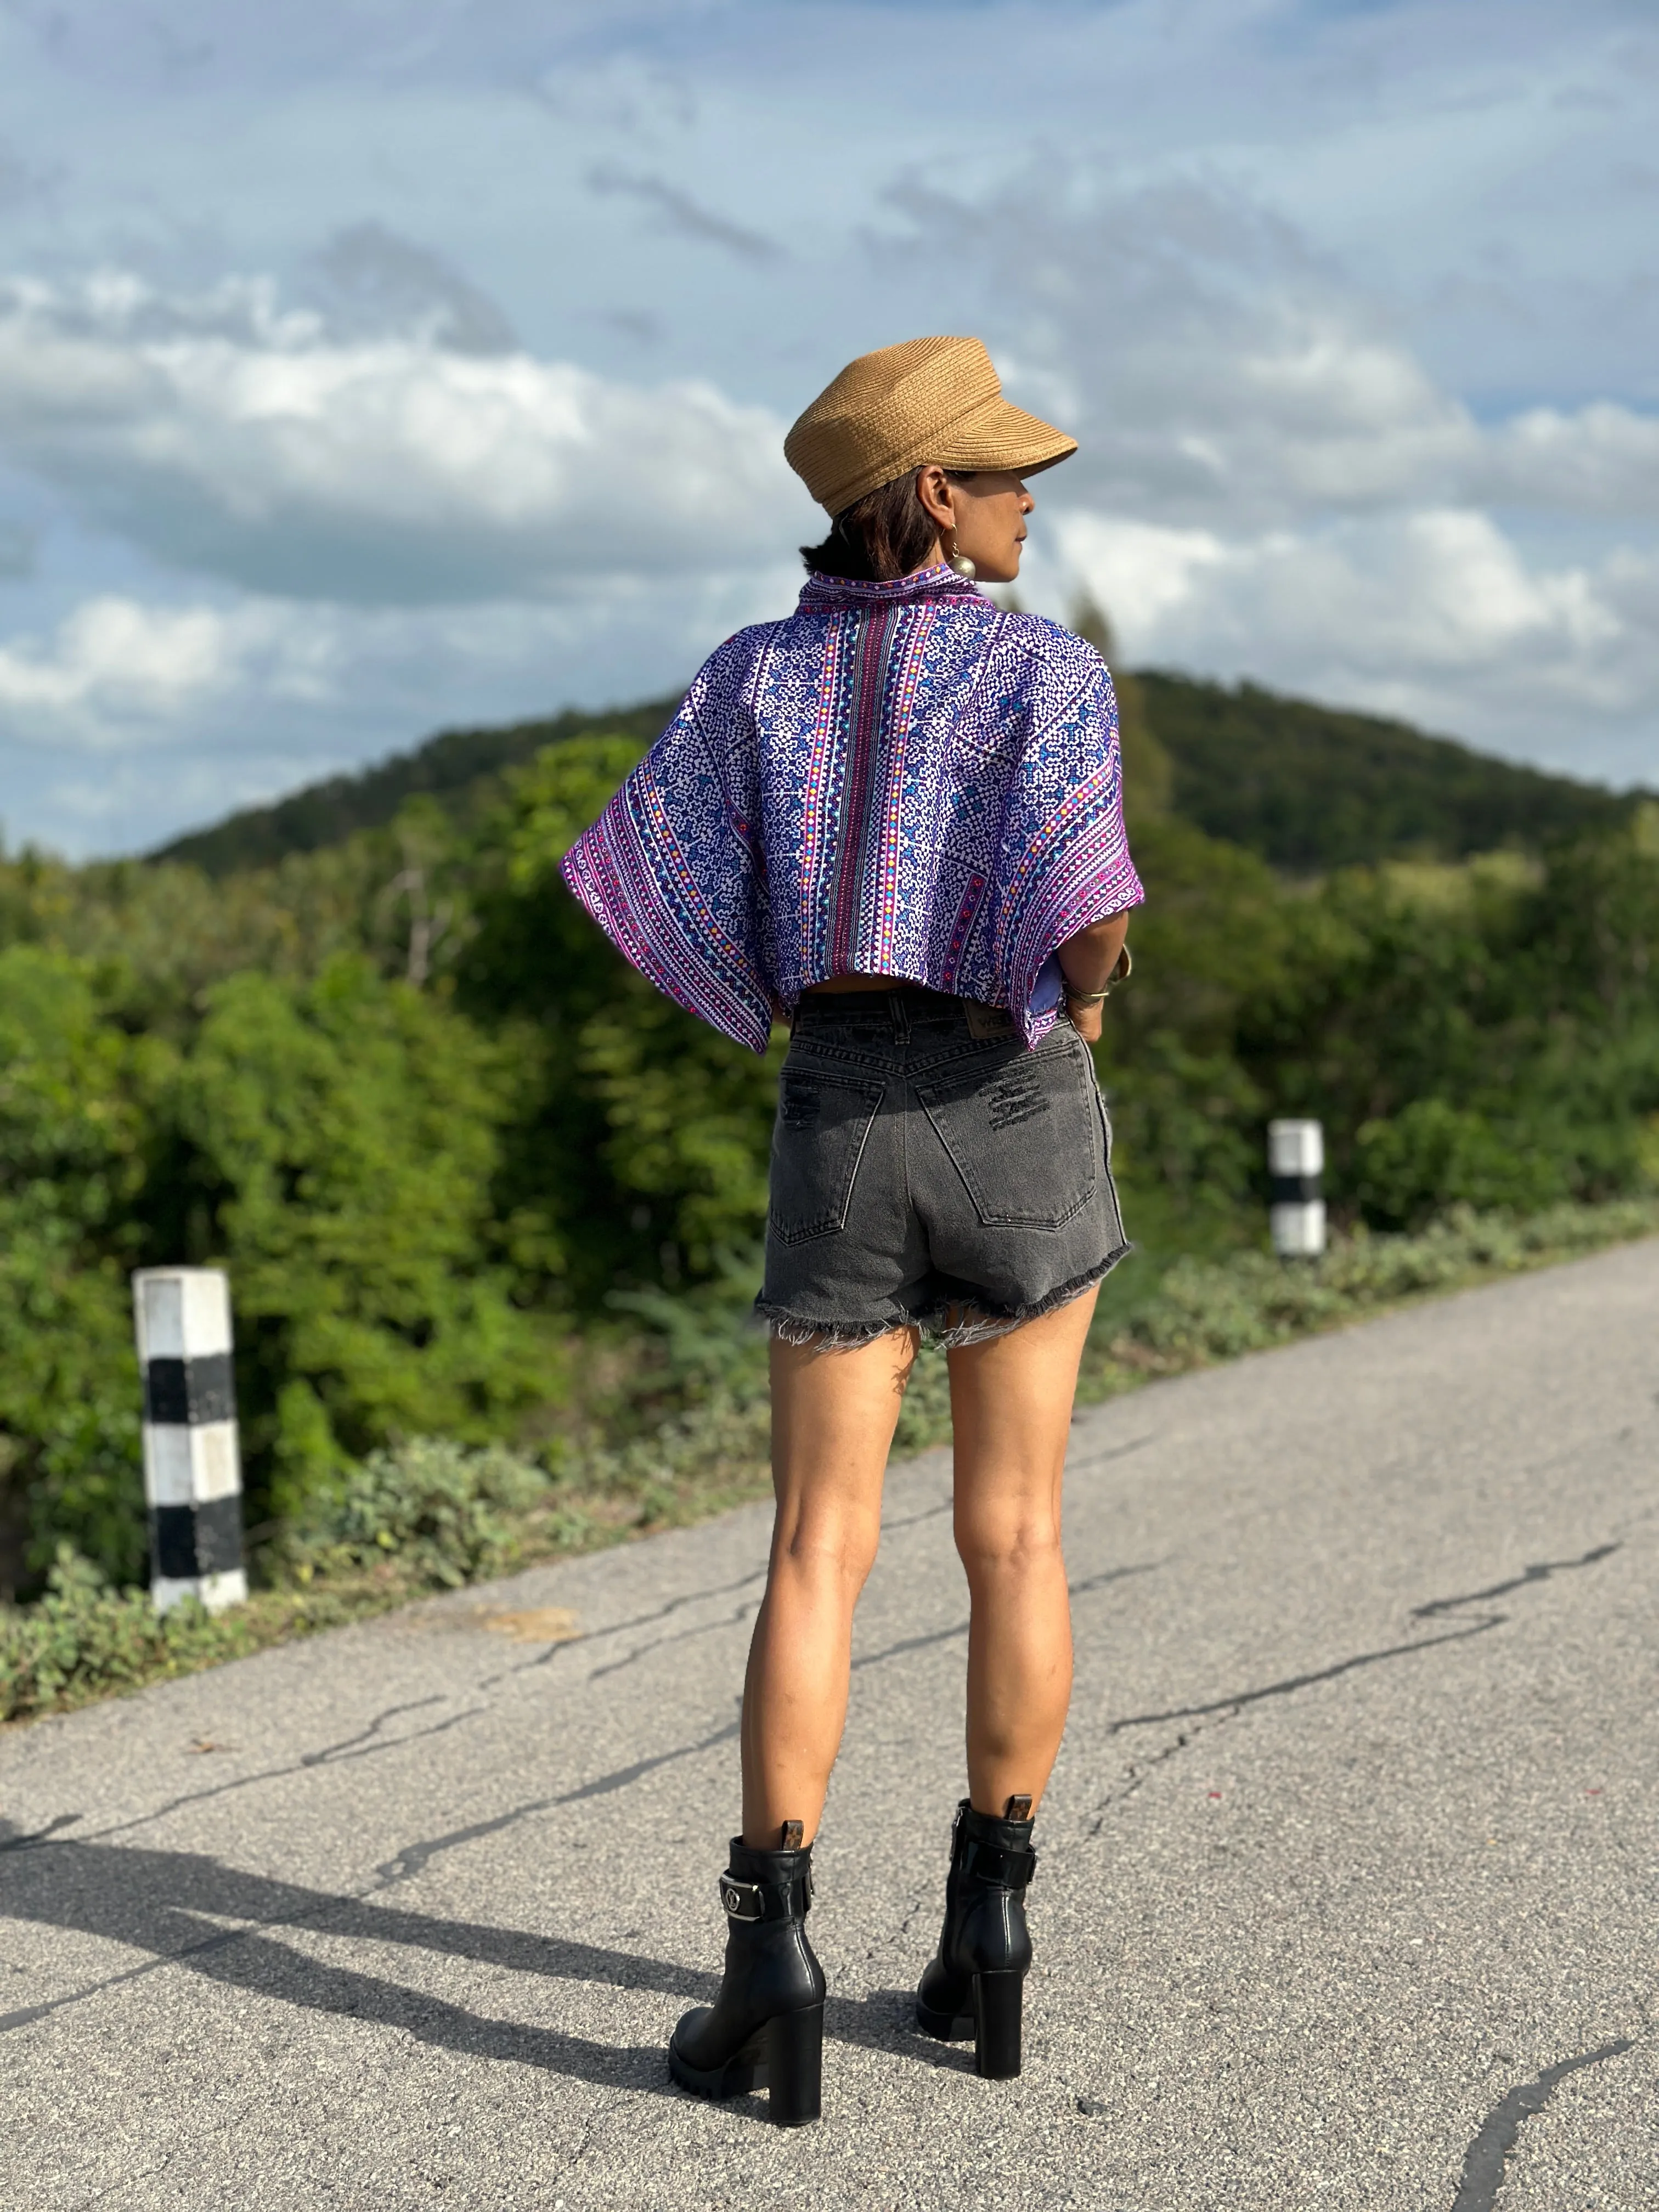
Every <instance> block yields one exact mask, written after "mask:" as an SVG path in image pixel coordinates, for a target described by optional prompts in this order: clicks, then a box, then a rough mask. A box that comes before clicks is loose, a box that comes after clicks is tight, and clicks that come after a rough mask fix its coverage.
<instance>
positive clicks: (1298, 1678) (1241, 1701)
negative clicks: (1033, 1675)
mask: <svg viewBox="0 0 1659 2212" xmlns="http://www.w3.org/2000/svg"><path fill="white" fill-rule="evenodd" d="M1508 1619H1509V1615H1508V1613H1492V1614H1491V1615H1490V1616H1489V1617H1488V1618H1487V1619H1486V1620H1477V1621H1474V1622H1473V1623H1472V1624H1471V1625H1470V1626H1468V1628H1453V1629H1449V1630H1448V1631H1447V1632H1446V1633H1445V1634H1444V1635H1443V1636H1419V1637H1417V1638H1414V1639H1413V1641H1412V1642H1411V1643H1409V1644H1385V1645H1384V1646H1383V1649H1382V1650H1380V1651H1356V1652H1355V1653H1354V1655H1353V1656H1352V1658H1351V1659H1339V1660H1338V1661H1337V1662H1336V1663H1335V1664H1334V1666H1331V1667H1316V1668H1312V1669H1310V1672H1309V1673H1307V1674H1287V1675H1286V1676H1285V1679H1284V1680H1283V1681H1282V1682H1266V1683H1264V1684H1263V1685H1262V1686H1261V1688H1260V1689H1259V1690H1235V1691H1232V1692H1230V1693H1229V1695H1227V1696H1226V1697H1225V1698H1212V1699H1211V1701H1210V1703H1209V1704H1208V1705H1171V1706H1170V1710H1169V1711H1167V1712H1163V1713H1129V1714H1126V1715H1125V1717H1123V1718H1122V1719H1121V1720H1115V1721H1110V1722H1109V1723H1107V1729H1106V1732H1107V1734H1108V1735H1119V1734H1120V1733H1121V1731H1122V1730H1123V1729H1132V1728H1151V1727H1152V1726H1154V1725H1155V1724H1156V1723H1158V1722H1160V1721H1194V1720H1207V1719H1208V1718H1209V1717H1211V1716H1212V1714H1215V1713H1225V1714H1227V1715H1228V1716H1229V1717H1231V1716H1232V1715H1233V1714H1234V1713H1240V1712H1243V1711H1244V1709H1245V1707H1246V1706H1248V1705H1261V1703H1262V1701H1263V1700H1264V1699H1267V1698H1288V1697H1290V1696H1291V1695H1292V1694H1293V1693H1294V1692H1296V1691H1297V1690H1307V1689H1310V1688H1311V1687H1312V1686H1313V1685H1314V1684H1315V1683H1316V1682H1334V1681H1336V1680H1338V1679H1339V1677H1340V1676H1341V1675H1343V1674H1355V1673H1357V1672H1358V1669H1359V1668H1362V1667H1376V1666H1380V1665H1381V1664H1382V1663H1383V1661H1384V1660H1388V1659H1408V1658H1410V1657H1411V1656H1412V1655H1413V1652H1418V1651H1432V1650H1434V1649H1435V1647H1436V1646H1437V1644H1462V1643H1464V1642H1466V1641H1467V1640H1468V1638H1470V1637H1471V1636H1484V1635H1485V1634H1486V1632H1487V1630H1488V1629H1491V1628H1501V1627H1502V1626H1504V1622H1505V1621H1506V1620H1508Z"/></svg>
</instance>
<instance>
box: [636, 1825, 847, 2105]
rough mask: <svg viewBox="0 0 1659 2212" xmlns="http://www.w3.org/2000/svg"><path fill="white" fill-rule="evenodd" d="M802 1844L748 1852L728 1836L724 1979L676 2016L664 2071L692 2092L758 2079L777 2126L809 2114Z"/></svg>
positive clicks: (815, 2088) (811, 2067)
mask: <svg viewBox="0 0 1659 2212" xmlns="http://www.w3.org/2000/svg"><path fill="white" fill-rule="evenodd" d="M811 1902H812V1852H811V1846H810V1845H809V1846H808V1847H807V1849H806V1850H795V1851H751V1850H747V1849H746V1848H745V1847H744V1844H743V1843H742V1842H741V1841H740V1840H739V1839H738V1838H736V1837H733V1838H732V1863H731V1865H730V1867H729V1868H728V1869H727V1870H726V1873H725V1874H724V1875H722V1876H721V1877H720V1903H721V1904H722V1905H724V1906H725V1907H726V1920H727V1923H728V1933H727V1936H726V1978H725V1979H724V1980H723V1981H722V1982H721V1984H720V1995H719V1996H717V1997H716V1998H715V2000H714V2003H713V2004H712V2005H699V2006H698V2007H697V2008H696V2011H695V2012H689V2013H687V2014H686V2015H685V2017H684V2020H683V2021H681V2022H680V2024H679V2026H678V2027H677V2028H676V2029H675V2030H674V2036H673V2040H672V2041H671V2043H670V2045H669V2046H668V2070H669V2072H670V2073H671V2074H672V2075H673V2077H674V2079H675V2080H676V2081H678V2083H679V2085H680V2087H682V2088H683V2089H690V2091H691V2092H692V2093H693V2094H694V2095H696V2096H699V2097H734V2096H737V2095H738V2093H740V2092H741V2091H743V2090H744V2089H756V2088H760V2087H764V2088H765V2089H766V2091H767V2093H768V2096H769V2100H770V2104H771V2108H772V2118H774V2119H775V2121H776V2122H777V2123H778V2124H779V2126H780V2127H785V2128H799V2127H802V2126H804V2125H805V2123H806V2122H807V2121H808V2120H815V2119H817V2117H818V2112H819V2106H820V2088H821V2081H822V2075H823V1968H822V1967H821V1966H819V1964H818V1962H817V1960H816V1959H815V1958H814V1957H813V1955H812V1947H811V1944H810V1943H809V1942H807V1940H806V1928H805V1920H806V1913H807V1908H808V1907H809V1906H810V1905H811Z"/></svg>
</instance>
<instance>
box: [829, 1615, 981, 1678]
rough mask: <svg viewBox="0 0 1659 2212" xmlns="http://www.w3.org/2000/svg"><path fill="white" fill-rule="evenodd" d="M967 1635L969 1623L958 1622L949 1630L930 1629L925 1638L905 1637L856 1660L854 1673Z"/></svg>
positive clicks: (868, 1652)
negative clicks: (908, 1652) (907, 1653)
mask: <svg viewBox="0 0 1659 2212" xmlns="http://www.w3.org/2000/svg"><path fill="white" fill-rule="evenodd" d="M967 1633H968V1623H967V1622H966V1621H965V1620H958V1621H957V1622H955V1623H954V1624H953V1625H952V1626H951V1627H949V1628H933V1629H929V1630H928V1632H927V1634H926V1635H925V1636H907V1637H904V1638H902V1639H901V1640H900V1642H898V1643H897V1644H888V1646H887V1647H886V1649H885V1650H882V1651H866V1652H865V1653H864V1655H863V1656H862V1657H860V1658H858V1659H855V1660H854V1662H853V1672H854V1674H857V1673H858V1671H859V1669H860V1668H861V1667H879V1666H880V1665H881V1663H882V1662H883V1661H884V1660H885V1659H902V1657H903V1656H904V1655H905V1653H906V1652H907V1651H925V1650H927V1647H928V1646H929V1644H949V1643H950V1642H951V1639H952V1638H953V1637H957V1636H966V1634H967Z"/></svg>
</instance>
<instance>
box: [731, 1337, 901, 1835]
mask: <svg viewBox="0 0 1659 2212" xmlns="http://www.w3.org/2000/svg"><path fill="white" fill-rule="evenodd" d="M915 1355H916V1338H915V1332H914V1331H912V1330H909V1329H895V1330H893V1331H892V1332H891V1333H890V1334H888V1335H886V1336H882V1337H878V1338H877V1339H876V1340H875V1342H874V1343H873V1344H867V1345H863V1346H860V1347H859V1349H858V1350H857V1351H855V1352H834V1351H826V1350H823V1349H821V1348H820V1347H818V1346H811V1345H808V1346H800V1345H792V1344H782V1343H779V1342H777V1341H774V1343H773V1346H772V1482H773V1487H774V1489H775V1492H776V1494H777V1501H778V1510H777V1520H776V1522H775V1525H774V1528H773V1532H772V1559H771V1565H770V1569H769V1573H768V1576H767V1583H766V1596H765V1599H764V1601H763V1603H762V1606H761V1609H760V1614H759V1617H758V1619H757V1620H756V1622H755V1634H754V1639H753V1641H752V1643H751V1644H750V1650H749V1673H748V1676H747V1679H746V1680H745V1681H744V1693H743V1839H744V1843H745V1844H748V1845H749V1846H750V1849H751V1850H776V1849H777V1848H778V1835H779V1830H780V1829H781V1826H782V1824H783V1822H784V1821H786V1820H799V1821H800V1822H801V1823H802V1826H803V1827H804V1829H805V1837H804V1840H805V1842H807V1843H809V1844H810V1843H811V1840H812V1838H813V1837H814V1836H815V1835H816V1834H817V1826H818V1820H819V1817H820V1815H821V1814H822V1813H823V1800H824V1796H825V1794H826V1793H827V1791H828V1790H829V1770H830V1768H831V1767H832V1766H833V1765H835V1763H836V1752H837V1751H838V1750H839V1749H840V1748H841V1735H842V1729H843V1728H844V1727H845V1726H846V1723H847V1692H848V1679H849V1672H850V1668H851V1666H852V1651H853V1608H854V1606H855V1605H856V1604H857V1602H858V1597H859V1592H860V1590H861V1589H863V1588H864V1584H865V1579H866V1577H867V1576H868V1574H869V1572H870V1569H871V1567H872V1565H874V1563H875V1557H876V1546H877V1543H878V1540H879V1537H880V1534H881V1486H882V1478H883V1476H884V1474H885V1473H886V1470H887V1454H888V1450H889V1449H890V1446H891V1444H892V1441H893V1430H894V1428H895V1426H896V1424H897V1421H898V1417H899V1407H900V1405H901V1404H902V1401H903V1397H904V1386H905V1383H907V1382H908V1379H909V1374H910V1367H911V1363H912V1362H913V1361H914V1359H915Z"/></svg>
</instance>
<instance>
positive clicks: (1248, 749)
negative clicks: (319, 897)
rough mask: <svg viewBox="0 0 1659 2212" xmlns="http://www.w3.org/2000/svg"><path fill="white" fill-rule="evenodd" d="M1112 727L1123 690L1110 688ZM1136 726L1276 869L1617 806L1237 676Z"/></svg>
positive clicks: (355, 785)
mask: <svg viewBox="0 0 1659 2212" xmlns="http://www.w3.org/2000/svg"><path fill="white" fill-rule="evenodd" d="M1123 690H1124V692H1125V694H1126V696H1125V702H1124V704H1125V714H1126V728H1127V726H1128V717H1129V712H1130V708H1131V699H1130V696H1128V695H1129V694H1130V693H1131V690H1132V686H1131V684H1128V683H1126V684H1124V686H1123ZM1133 692H1134V693H1135V694H1137V695H1138V697H1137V698H1136V699H1135V702H1134V703H1135V705H1136V706H1138V708H1139V714H1140V715H1141V717H1142V718H1143V719H1144V722H1145V725H1146V732H1147V733H1148V734H1149V735H1150V736H1151V737H1152V738H1153V739H1154V740H1155V742H1156V744H1157V746H1158V747H1159V748H1161V749H1162V750H1163V752H1164V753H1165V754H1167V756H1168V757H1169V763H1170V801H1171V803H1172V805H1173V808H1174V811H1175V812H1176V814H1178V815H1180V816H1182V817H1184V818H1185V819H1186V820H1188V821H1189V822H1192V823H1196V824H1197V826H1198V827H1199V828H1200V829H1204V830H1206V832H1207V833H1208V834H1209V835H1210V836H1212V837H1221V838H1225V839H1226V840H1227V841H1228V842H1230V843H1232V844H1235V845H1243V846H1244V847H1246V848H1248V849H1249V850H1250V851H1251V852H1254V853H1257V854H1260V855H1261V858H1262V859H1263V860H1267V861H1269V862H1271V863H1272V865H1273V866H1275V867H1278V868H1283V869H1286V870H1289V871H1291V872H1295V873H1318V872H1321V871H1322V870H1324V869H1328V868H1333V867H1340V866H1345V865H1346V864H1348V863H1350V862H1357V861H1360V862H1363V861H1370V860H1388V859H1393V858H1396V857H1401V856H1407V855H1411V856H1420V857H1423V858H1433V859H1438V860H1458V859H1461V858H1462V857H1463V856H1464V855H1465V854H1471V853H1482V852H1491V851H1493V850H1495V849H1496V848H1498V847H1500V846H1504V845H1513V846H1521V847H1524V848H1528V849H1531V850H1538V849H1541V848H1543V847H1546V846H1548V845H1550V844H1552V843H1553V842H1556V841H1557V840H1559V838H1561V837H1563V836H1571V835H1575V834H1577V833H1578V832H1580V831H1583V830H1586V829H1598V828H1602V827H1610V826H1612V825H1613V823H1616V822H1618V821H1620V820H1621V819H1622V818H1624V817H1625V816H1626V814H1627V813H1628V812H1629V811H1630V808H1631V805H1632V799H1631V798H1630V797H1628V796H1621V795H1620V794H1617V793H1613V792H1610V791H1607V790H1606V789H1604V788H1602V787H1601V786H1599V785H1595V784H1589V783H1580V782H1577V781H1574V780H1573V779H1572V778H1571V777H1568V776H1561V775H1544V774H1543V773H1541V771H1540V770H1538V769H1529V768H1519V767H1516V766H1514V765H1513V764H1512V763H1510V762H1508V761H1501V760H1494V759H1492V758H1491V757H1489V756H1487V755H1486V754H1484V753H1477V752H1472V751H1471V750H1469V749H1468V747H1467V746H1465V745H1460V744H1455V743H1453V742H1452V740H1451V739H1449V738H1430V737H1425V736H1424V734H1423V733H1422V732H1421V731H1419V730H1414V729H1413V728H1411V727H1410V726H1408V725H1407V724H1405V723H1403V722H1390V721H1383V720H1379V719H1377V718H1376V716H1374V715H1370V714H1347V713H1343V712H1341V711H1340V710H1339V709H1337V708H1330V707H1319V706H1316V705H1314V704H1312V703H1311V702H1309V701H1307V700H1303V699H1288V698H1284V697H1281V696H1279V695H1278V694H1277V693H1274V692H1272V691H1264V690H1260V689H1259V688H1258V687H1257V686H1256V685H1255V684H1241V685H1239V686H1238V687H1237V689H1234V690H1229V689H1228V688H1227V687H1226V686H1225V685H1224V684H1204V683H1197V682H1194V680H1193V679H1192V678H1189V677H1184V676H1176V675H1171V674H1168V673H1164V672H1161V671H1148V672H1146V673H1145V674H1143V675H1141V676H1139V677H1138V678H1134V679H1133ZM675 704H676V701H675V700H673V699H659V700H653V701H651V702H647V704H645V705H642V706H638V707H630V708H623V709H619V710H607V711H605V713H602V714H589V713H585V712H582V711H580V710H579V709H570V710H568V711H567V712H566V713H564V714H558V715H556V716H554V717H552V718H551V719H550V720H545V721H532V722H518V723H514V724H513V725H512V726H509V727H507V728H504V729H480V730H449V731H446V732H443V733H442V734H441V736H438V737H435V738H429V739H428V742H427V743H426V744H423V745H421V746H419V747H417V748H416V750H414V751H412V752H407V753H400V754H398V755H395V756H394V757H392V759H390V760H386V761H382V762H380V763H378V765H376V766H375V767H374V768H370V769H363V770H362V773H361V774H359V775H337V776H331V777H330V778H329V779H328V781H326V782H324V783H316V784H312V785H309V786H307V787H306V788H305V789H304V790H301V791H297V792H295V793H292V794H291V796H289V798H287V799H278V800H276V802H275V803H274V804H273V805H270V806H259V807H250V808H247V809H246V810H244V811H242V812H240V813H238V814H233V815H230V816H228V817H227V818H226V819H225V820H224V821H223V822H221V823H217V824H216V825H215V826H214V827H213V828H211V829H200V830H196V831H194V832H192V833H191V835H189V836H184V837H179V838H176V839H175V840H174V841H173V842H172V843H171V844H169V845H167V846H166V847H164V848H162V849H161V851H160V852H158V853H156V854H153V855H152V856H151V857H152V858H154V859H155V860H184V861H189V862H191V863H193V864H194V866H197V867H198V868H201V869H203V870H204V871H205V872H206V873H207V874H209V875H210V876H226V875H230V874H233V873H234V872H237V871H239V870H241V869H245V868H251V867H261V866H270V865H271V864H272V863H274V862H276V861H277V860H281V859H282V858H283V855H284V854H289V853H308V852H316V851H318V850H320V849H321V848H324V847H325V846H330V845H337V844H340V843H343V842H344V840H345V839H346V838H348V837H349V836H352V835H353V834H354V833H355V832H356V831H358V830H362V829H380V828H383V827H384V826H385V825H386V823H389V822H391V821H392V819H393V818H394V817H395V816H396V815H397V813H398V809H399V808H400V807H401V806H402V805H404V802H405V801H406V800H407V799H411V798H413V797H415V796H416V795H417V794H420V793H425V794H428V795H430V796H431V797H433V798H435V799H437V800H438V801H439V802H440V803H441V805H443V807H444V809H445V811H446V812H447V813H449V814H451V815H452V816H453V817H456V818H457V819H458V820H460V819H465V818H466V817H472V816H476V815H477V812H478V811H480V810H481V808H482V806H483V804H484V803H485V802H486V801H487V800H489V799H490V798H492V797H493V796H494V795H495V792H496V790H497V779H498V778H499V776H500V775H501V771H502V770H503V769H508V768H512V767H514V766H516V765H518V764H519V763H521V762H524V761H527V760H530V759H531V758H532V757H534V756H535V754H537V753H538V752H539V751H540V750H541V749H542V748H543V747H544V745H548V744H558V743H560V742H562V741H564V740H568V739H569V738H578V737H583V736H588V735H592V734H593V733H595V732H605V733H606V734H611V733H615V734H618V735H624V736H628V737H631V738H641V739H643V738H651V737H653V736H654V735H655V734H656V732H658V731H659V729H660V728H661V727H662V726H663V724H664V723H665V721H666V720H667V719H668V717H669V715H670V714H671V713H672V711H673V708H674V706H675Z"/></svg>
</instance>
